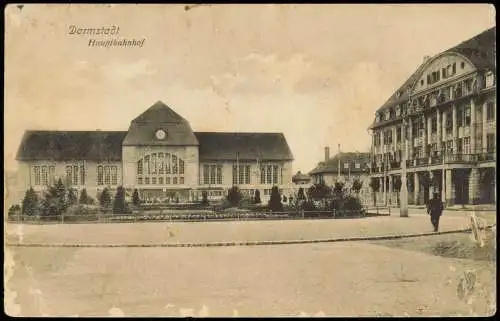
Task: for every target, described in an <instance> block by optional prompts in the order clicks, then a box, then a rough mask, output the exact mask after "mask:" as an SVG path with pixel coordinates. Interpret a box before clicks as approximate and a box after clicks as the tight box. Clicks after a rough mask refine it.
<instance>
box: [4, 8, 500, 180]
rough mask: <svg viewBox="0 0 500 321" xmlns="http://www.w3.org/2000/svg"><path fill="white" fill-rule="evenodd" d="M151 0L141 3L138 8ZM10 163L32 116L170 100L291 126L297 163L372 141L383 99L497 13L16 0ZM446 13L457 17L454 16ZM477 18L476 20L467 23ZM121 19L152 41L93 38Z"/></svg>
mask: <svg viewBox="0 0 500 321" xmlns="http://www.w3.org/2000/svg"><path fill="white" fill-rule="evenodd" d="M138 13H140V14H138ZM5 16H6V33H5V48H6V49H5V101H4V104H5V109H4V119H5V122H4V123H5V133H8V134H7V135H4V136H7V137H6V138H4V143H5V147H4V149H5V166H6V167H7V168H9V167H11V166H13V165H14V164H15V162H14V156H15V152H16V151H17V148H18V146H19V142H20V140H21V137H22V133H23V132H24V130H26V129H37V128H38V129H55V130H57V129H58V130H94V129H96V128H100V129H102V130H126V129H127V128H128V126H129V124H130V121H131V120H132V119H133V118H135V117H136V116H137V115H138V114H140V113H141V112H143V111H144V110H145V109H146V108H147V107H149V106H151V105H152V104H153V103H155V102H156V101H157V100H163V101H164V102H165V103H167V104H168V105H170V106H171V107H172V108H173V109H174V110H176V111H177V112H179V113H180V114H181V115H183V116H184V117H185V118H186V119H187V120H189V121H190V123H191V125H192V127H193V129H195V130H198V131H202V130H206V131H214V130H217V131H238V130H241V131H279V132H284V133H285V135H286V137H287V140H288V143H289V145H290V147H291V149H292V152H293V154H294V156H295V158H296V160H295V162H294V169H295V170H298V169H300V170H302V171H304V172H306V171H308V170H310V169H312V167H314V165H315V164H316V163H317V162H318V161H319V160H321V159H322V157H323V147H324V146H325V145H330V146H331V147H334V146H336V144H337V143H338V142H341V143H342V146H344V147H343V149H344V150H347V149H350V150H355V149H359V150H368V147H369V145H370V137H369V136H368V133H367V132H366V128H367V127H368V125H369V124H370V123H371V121H372V117H373V113H374V111H375V110H376V109H377V108H379V107H380V105H381V104H383V103H384V102H385V100H386V99H387V98H388V97H389V96H390V95H391V94H392V92H393V91H394V90H395V89H396V88H397V87H398V86H399V85H400V84H401V83H402V82H403V81H404V80H405V79H406V77H408V76H409V75H410V74H411V73H412V72H413V71H414V70H415V69H416V67H417V66H418V64H420V63H421V62H422V57H423V56H424V55H432V54H434V53H437V52H440V51H442V50H445V49H448V48H449V47H451V46H454V45H456V44H458V43H459V42H461V41H463V40H465V39H467V38H469V37H472V36H474V35H476V34H477V33H479V32H481V31H483V30H485V29H487V28H489V27H491V26H493V25H495V20H494V17H495V11H494V8H492V7H491V6H488V5H480V4H478V5H441V6H432V5H406V6H405V5H390V6H389V5H371V6H370V5H365V6H363V5H355V6H351V5H300V6H298V5H221V6H219V5H213V6H202V7H199V8H196V9H193V10H189V11H188V12H185V11H184V6H183V5H148V6H140V5H139V6H138V5H114V6H102V5H32V4H30V5H25V7H24V9H23V10H22V11H20V10H18V9H17V8H16V7H15V6H14V5H9V6H7V7H6V9H5ZM443 20H445V22H446V28H440V27H436V26H442V25H443ZM464 21H467V24H464ZM70 24H75V25H79V26H82V27H98V26H101V25H113V24H114V25H119V26H120V33H121V36H123V37H136V38H139V37H140V38H142V37H146V39H147V40H146V42H145V46H144V48H142V49H138V50H132V49H130V48H128V49H109V50H108V49H105V50H99V49H96V48H89V47H88V46H87V40H88V39H84V38H81V37H80V38H79V37H73V36H69V35H67V28H68V25H70Z"/></svg>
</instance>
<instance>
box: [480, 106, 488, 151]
mask: <svg viewBox="0 0 500 321" xmlns="http://www.w3.org/2000/svg"><path fill="white" fill-rule="evenodd" d="M487 117H488V108H487V104H486V102H484V103H483V113H482V122H483V124H482V127H483V128H482V133H483V146H482V151H481V152H482V153H486V150H487V149H488V144H487V143H488V140H487V139H486V137H487V131H486V128H487V127H488V126H486V122H487Z"/></svg>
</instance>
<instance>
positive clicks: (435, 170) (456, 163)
mask: <svg viewBox="0 0 500 321" xmlns="http://www.w3.org/2000/svg"><path fill="white" fill-rule="evenodd" d="M453 63H454V64H455V65H456V73H455V74H454V75H453V76H451V77H445V78H443V77H442V69H443V68H447V66H449V65H451V64H453ZM462 63H463V68H462ZM437 71H440V72H441V77H440V80H439V81H436V82H433V83H431V84H428V81H427V75H428V74H431V73H432V72H437ZM468 84H469V85H468ZM468 86H470V90H468V89H467V87H468ZM457 87H461V88H462V91H461V92H457V91H456V88H457ZM439 93H441V94H443V96H442V97H441V99H436V98H437V97H439V96H438V94H439ZM426 96H427V97H429V98H428V100H427V104H425V103H420V102H419V99H422V101H424V99H423V98H425V97H426ZM443 97H444V99H443ZM410 98H411V99H409V100H407V101H405V102H400V104H399V105H395V106H391V107H392V108H401V106H404V108H405V109H406V110H407V111H409V112H410V113H409V115H408V116H407V119H408V120H409V121H408V122H407V126H408V127H407V129H408V136H407V141H406V146H405V144H404V141H403V136H401V139H400V140H399V141H398V140H397V136H396V131H397V130H399V129H400V128H402V125H403V122H402V119H401V118H399V119H396V120H394V121H393V122H392V123H388V124H386V125H380V126H375V128H374V129H373V131H372V134H373V138H372V160H373V163H372V173H371V175H372V177H376V178H381V177H388V178H390V177H395V176H397V175H400V173H401V168H400V164H401V160H402V156H403V153H404V155H406V156H405V157H406V159H407V160H408V166H407V172H408V174H410V173H411V174H412V175H413V173H416V174H418V175H422V174H424V172H428V173H429V174H431V175H438V176H439V177H441V178H440V180H441V181H442V182H441V183H440V186H439V188H436V189H434V188H427V189H425V191H424V188H423V186H418V188H416V189H415V191H414V192H413V194H414V195H410V194H412V193H410V194H409V200H410V202H413V203H415V204H420V205H421V204H423V203H424V202H425V201H426V200H427V199H428V198H429V195H430V194H431V192H432V191H434V190H436V191H437V192H438V193H440V194H441V197H442V200H443V201H444V202H446V203H448V204H454V203H455V202H457V201H458V202H466V203H469V204H473V203H474V202H476V201H477V199H478V197H477V196H476V195H484V194H488V193H487V191H484V190H483V191H481V190H478V189H481V188H483V189H484V188H496V185H492V186H486V187H479V186H480V184H478V182H477V181H478V177H479V176H478V175H477V174H474V173H477V171H476V170H475V169H477V168H482V169H485V168H496V157H495V155H496V154H495V151H496V146H495V143H493V141H496V103H497V102H496V74H494V73H493V72H492V71H487V70H486V71H484V70H476V69H475V67H474V66H473V65H471V64H470V63H469V62H468V60H467V59H464V58H463V57H462V56H460V55H456V54H448V53H447V54H444V55H442V56H440V57H438V58H437V59H435V60H433V61H432V62H431V63H429V64H428V65H427V66H426V68H425V69H424V70H423V71H422V74H421V75H420V77H419V78H418V79H417V80H416V83H415V86H414V87H413V91H412V92H411V94H410ZM412 101H413V102H417V103H416V109H412V108H408V107H407V106H408V105H409V104H410V102H412ZM388 110H389V109H387V110H385V111H384V116H383V117H382V118H383V119H386V117H385V116H386V115H387V112H388ZM396 116H397V115H396ZM377 118H378V117H377ZM418 120H422V125H423V127H422V128H421V131H417V132H415V131H414V129H415V125H416V123H417V122H418ZM433 122H435V124H436V126H433ZM433 127H434V128H433ZM389 131H391V132H392V133H393V134H392V142H384V138H383V137H384V132H389ZM377 136H378V137H380V139H377ZM492 138H493V139H492ZM377 141H379V143H378V144H376V142H377ZM488 141H489V142H490V143H488ZM418 149H420V152H418ZM399 153H401V154H399ZM473 169H474V170H473ZM446 171H447V172H449V173H450V175H451V176H453V177H455V176H456V177H458V176H463V175H465V174H464V173H468V174H467V175H468V178H466V180H465V181H464V182H465V183H464V184H466V185H467V186H469V185H470V189H469V192H468V196H469V197H466V196H465V194H467V193H466V192H460V191H459V190H461V189H463V188H464V187H463V186H462V185H463V184H453V183H452V180H450V178H449V177H446V176H445V175H443V173H445V172H446ZM450 175H448V176H450ZM467 175H466V176H467ZM381 182H382V185H381V193H382V195H383V198H384V203H385V202H391V201H392V200H393V199H394V197H392V196H391V195H390V192H389V191H390V186H383V181H382V180H381ZM495 184H496V183H495ZM419 185H422V184H420V183H419ZM427 194H429V195H427ZM378 199H379V200H380V197H379V198H378ZM392 203H393V204H394V202H393V201H392Z"/></svg>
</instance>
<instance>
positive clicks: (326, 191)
mask: <svg viewBox="0 0 500 321" xmlns="http://www.w3.org/2000/svg"><path fill="white" fill-rule="evenodd" d="M299 191H300V190H299ZM330 194H331V189H330V187H328V186H327V185H326V184H325V183H324V182H321V183H319V184H314V185H313V186H311V187H310V188H309V190H308V191H307V196H308V197H309V198H310V199H313V200H322V199H325V198H327V197H328V196H330Z"/></svg>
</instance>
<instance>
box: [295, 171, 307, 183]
mask: <svg viewBox="0 0 500 321" xmlns="http://www.w3.org/2000/svg"><path fill="white" fill-rule="evenodd" d="M310 179H311V176H309V175H307V174H304V173H301V172H297V174H295V175H293V176H292V182H295V181H308V180H310Z"/></svg>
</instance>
